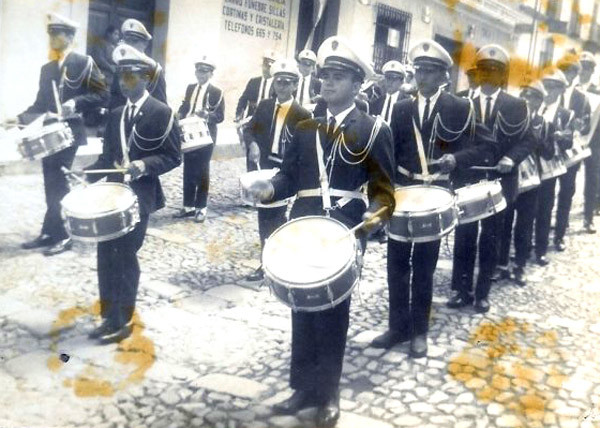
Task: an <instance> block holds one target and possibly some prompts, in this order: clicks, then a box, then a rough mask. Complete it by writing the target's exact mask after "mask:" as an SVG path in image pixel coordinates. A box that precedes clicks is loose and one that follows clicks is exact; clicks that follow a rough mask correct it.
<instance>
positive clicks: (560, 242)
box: [554, 239, 567, 252]
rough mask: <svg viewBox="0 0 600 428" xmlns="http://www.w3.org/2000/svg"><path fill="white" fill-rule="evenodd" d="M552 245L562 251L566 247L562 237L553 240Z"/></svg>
mask: <svg viewBox="0 0 600 428" xmlns="http://www.w3.org/2000/svg"><path fill="white" fill-rule="evenodd" d="M554 246H555V247H556V251H559V252H563V251H565V250H566V249H567V246H566V245H565V242H564V241H563V240H562V239H559V240H558V241H555V242H554Z"/></svg>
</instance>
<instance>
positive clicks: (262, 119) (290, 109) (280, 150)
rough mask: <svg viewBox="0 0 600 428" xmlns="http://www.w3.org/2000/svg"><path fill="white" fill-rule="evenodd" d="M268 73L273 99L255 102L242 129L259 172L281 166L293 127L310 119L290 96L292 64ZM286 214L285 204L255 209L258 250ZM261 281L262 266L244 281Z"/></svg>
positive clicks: (295, 74)
mask: <svg viewBox="0 0 600 428" xmlns="http://www.w3.org/2000/svg"><path fill="white" fill-rule="evenodd" d="M313 55H314V54H313ZM315 59H316V58H315ZM271 74H272V75H273V88H274V89H275V95H276V98H268V99H265V100H262V101H261V102H260V103H258V106H257V107H256V111H255V112H254V115H253V116H252V120H251V121H250V122H249V123H248V126H246V128H245V130H244V134H245V137H246V139H247V140H248V147H249V156H250V160H251V161H252V162H254V163H255V164H258V165H260V168H261V169H270V168H280V167H281V162H282V161H283V156H284V153H285V150H286V148H287V147H288V146H289V145H290V143H291V142H292V137H293V135H294V131H295V129H296V124H297V123H298V122H300V121H302V120H306V119H309V118H310V117H311V114H310V112H309V111H308V110H306V109H304V108H303V107H302V106H301V105H300V103H299V102H298V100H297V99H294V97H293V94H294V93H296V89H297V86H298V80H299V79H300V72H299V70H298V67H297V66H296V64H295V63H294V61H291V60H287V59H283V60H278V61H275V62H274V63H273V65H272V66H271ZM286 211H287V206H286V205H284V206H281V207H274V208H258V234H259V235H260V246H261V248H263V247H264V245H265V240H266V239H267V238H268V237H269V236H270V235H271V234H272V233H273V232H274V231H275V229H277V228H278V227H279V226H281V225H282V224H283V223H285V213H286ZM263 278H264V276H263V270H262V267H259V268H258V269H257V270H256V271H255V272H254V273H253V274H251V275H249V276H247V277H246V278H245V279H246V281H251V282H254V281H262V280H263Z"/></svg>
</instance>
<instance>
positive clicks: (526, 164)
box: [518, 155, 541, 194]
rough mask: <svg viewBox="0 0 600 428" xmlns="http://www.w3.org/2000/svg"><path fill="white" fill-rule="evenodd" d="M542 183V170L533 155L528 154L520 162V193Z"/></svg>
mask: <svg viewBox="0 0 600 428" xmlns="http://www.w3.org/2000/svg"><path fill="white" fill-rule="evenodd" d="M540 183H541V180H540V172H539V169H538V166H537V163H536V161H535V159H534V157H533V156H531V155H529V156H527V157H526V158H525V159H524V160H523V161H522V162H521V163H520V164H519V190H518V193H519V194H521V193H525V192H528V191H529V190H532V189H535V188H536V187H538V186H539V185H540Z"/></svg>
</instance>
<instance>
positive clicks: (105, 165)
mask: <svg viewBox="0 0 600 428" xmlns="http://www.w3.org/2000/svg"><path fill="white" fill-rule="evenodd" d="M119 119H120V116H119V115H118V114H116V113H115V112H112V113H111V115H110V116H109V119H108V122H107V124H106V129H105V130H104V137H103V139H102V153H100V155H99V156H98V159H96V162H94V163H92V164H91V165H88V166H86V167H85V168H83V169H84V170H88V169H112V168H114V165H113V162H114V161H115V160H116V157H115V156H114V153H113V151H114V150H115V145H117V146H118V147H119V148H120V140H119V138H120V137H119V136H118V135H115V132H114V129H118V121H119ZM106 175H107V174H104V175H103V174H90V175H88V176H87V177H86V179H87V181H89V182H90V183H94V182H96V181H98V180H100V179H102V178H103V177H105V176H106Z"/></svg>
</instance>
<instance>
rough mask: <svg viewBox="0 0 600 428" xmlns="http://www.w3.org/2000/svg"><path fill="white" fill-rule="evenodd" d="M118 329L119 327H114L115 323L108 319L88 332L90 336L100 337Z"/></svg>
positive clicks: (91, 337)
mask: <svg viewBox="0 0 600 428" xmlns="http://www.w3.org/2000/svg"><path fill="white" fill-rule="evenodd" d="M117 330H119V329H118V328H115V327H113V325H112V324H111V323H110V322H109V321H108V320H104V321H102V324H100V325H99V326H98V327H96V328H95V329H93V330H92V331H90V333H89V334H88V338H90V339H98V338H99V337H101V336H104V335H107V334H111V333H115V332H116V331H117Z"/></svg>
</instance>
